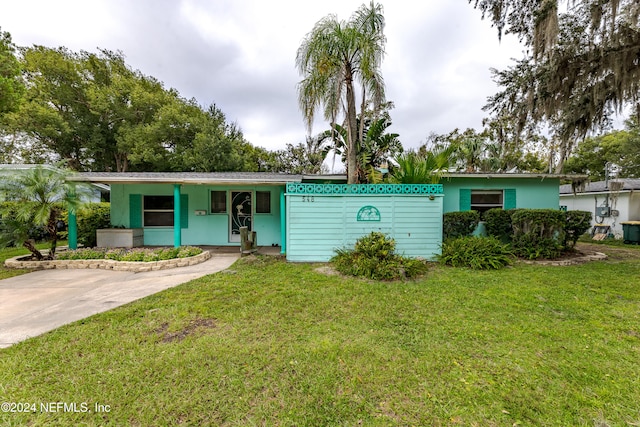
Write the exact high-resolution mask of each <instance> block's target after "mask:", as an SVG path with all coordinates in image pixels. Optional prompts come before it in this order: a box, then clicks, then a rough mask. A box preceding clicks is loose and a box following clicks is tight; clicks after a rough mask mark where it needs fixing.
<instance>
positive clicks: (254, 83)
mask: <svg viewBox="0 0 640 427" xmlns="http://www.w3.org/2000/svg"><path fill="white" fill-rule="evenodd" d="M362 3H363V0H323V1H318V2H306V1H287V0H271V1H260V0H208V1H205V0H135V1H131V0H91V1H87V0H57V1H51V0H20V1H8V0H5V1H3V3H2V5H1V6H0V28H1V29H2V30H3V31H8V32H9V33H11V35H12V38H13V41H14V43H15V44H17V45H18V46H30V45H33V44H38V45H44V46H48V47H58V46H66V47H68V48H70V49H72V50H74V51H79V50H87V51H95V50H96V48H98V47H100V48H106V49H110V50H120V51H122V52H123V53H124V55H125V57H126V60H127V63H128V64H129V65H130V66H131V67H132V68H134V69H138V70H140V71H141V72H142V73H144V74H146V75H150V76H153V77H155V78H157V79H159V80H161V81H163V82H164V84H165V87H167V88H170V87H172V88H175V89H177V90H178V91H179V92H180V94H181V95H182V96H183V97H185V98H195V99H196V100H197V101H198V102H199V103H200V104H201V105H203V106H208V105H209V104H212V103H215V104H217V105H218V106H219V107H220V108H221V109H222V111H224V113H225V114H226V115H227V118H228V119H229V120H231V121H235V122H237V123H238V124H239V125H240V127H241V128H242V130H243V132H244V134H245V137H246V138H247V139H248V140H249V141H250V142H251V143H252V144H254V145H257V146H262V147H265V148H267V149H279V148H283V147H284V146H285V144H286V143H293V144H295V143H298V142H302V141H304V138H305V135H306V133H307V132H306V129H305V126H304V122H303V119H302V115H301V113H300V111H299V109H298V104H297V94H296V83H297V82H298V81H300V79H301V77H300V76H299V75H298V73H297V70H296V68H295V56H296V50H297V48H298V46H299V45H300V42H301V41H302V39H303V38H304V36H305V34H307V33H308V32H309V31H310V30H311V29H312V27H313V25H314V24H315V23H316V22H317V21H318V20H319V19H321V18H322V17H324V16H326V15H328V14H336V15H337V16H338V18H340V19H345V20H346V19H348V18H349V17H350V16H351V14H352V13H353V11H355V10H356V9H357V8H358V7H359V6H360V5H361V4H362ZM380 3H382V4H383V6H384V15H385V18H386V29H385V34H386V36H387V46H386V52H387V53H386V56H385V59H384V63H383V67H382V72H383V76H384V78H385V82H386V88H387V99H388V100H390V101H393V102H394V103H395V106H396V108H395V109H394V110H392V111H391V117H392V119H393V126H392V127H391V128H390V130H393V131H394V132H397V133H399V134H400V139H401V141H402V143H403V145H404V146H405V147H417V146H419V145H420V144H421V143H423V142H425V140H426V137H427V135H429V134H430V133H431V132H436V133H447V132H450V131H452V130H453V129H455V128H461V129H465V128H468V127H472V128H476V129H480V128H481V122H482V118H483V117H484V116H485V114H484V113H483V112H482V111H481V107H482V106H483V105H484V104H485V101H486V98H487V97H488V96H490V95H492V94H494V93H495V92H496V90H497V89H496V86H495V85H494V83H493V82H492V81H491V76H490V72H489V68H490V67H494V68H504V67H505V66H507V65H508V64H509V63H510V62H511V58H514V57H519V56H521V51H522V48H521V47H520V46H519V45H518V43H517V42H516V41H515V40H513V39H509V38H506V39H504V38H503V40H502V42H501V43H499V42H498V38H497V35H496V31H495V29H493V28H491V27H490V24H489V22H487V21H482V20H481V19H480V13H479V12H478V11H477V10H474V9H473V8H472V7H471V6H470V5H469V4H468V2H467V0H438V1H436V0H426V1H423V2H416V1H411V2H410V1H408V0H395V1H389V0H380ZM327 127H328V126H327V124H326V123H324V122H323V121H321V120H318V121H316V124H315V125H314V129H313V132H314V133H318V132H320V131H323V130H325V129H326V128H327Z"/></svg>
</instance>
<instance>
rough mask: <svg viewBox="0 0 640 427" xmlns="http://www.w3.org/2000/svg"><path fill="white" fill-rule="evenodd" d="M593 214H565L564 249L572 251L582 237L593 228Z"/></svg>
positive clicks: (570, 212) (580, 212)
mask: <svg viewBox="0 0 640 427" xmlns="http://www.w3.org/2000/svg"><path fill="white" fill-rule="evenodd" d="M591 219H592V216H591V212H589V211H567V212H565V226H564V232H565V234H564V247H565V249H572V248H573V247H574V246H575V245H576V242H577V241H578V239H579V238H580V236H582V235H583V234H584V233H586V232H587V230H588V229H589V228H590V227H591Z"/></svg>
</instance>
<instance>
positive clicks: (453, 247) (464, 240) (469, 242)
mask: <svg viewBox="0 0 640 427" xmlns="http://www.w3.org/2000/svg"><path fill="white" fill-rule="evenodd" d="M438 260H439V261H440V262H441V263H443V264H445V265H450V266H452V267H469V268H473V269H476V270H491V269H493V270H497V269H499V268H502V267H504V266H507V265H509V264H511V263H512V261H513V252H512V250H511V248H510V247H509V245H507V244H504V243H502V242H500V241H499V240H498V239H496V238H494V237H476V236H466V237H458V238H455V239H450V240H447V241H445V242H444V243H443V244H442V254H441V255H439V256H438Z"/></svg>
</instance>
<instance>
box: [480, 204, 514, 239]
mask: <svg viewBox="0 0 640 427" xmlns="http://www.w3.org/2000/svg"><path fill="white" fill-rule="evenodd" d="M514 212H515V209H511V210H504V209H501V208H494V209H489V210H488V211H486V212H485V213H484V214H483V216H482V219H483V220H484V222H485V227H486V229H487V234H488V235H489V236H493V237H495V238H496V239H498V240H501V241H503V242H505V243H506V242H510V241H511V238H512V235H513V228H512V224H511V215H512V214H513V213H514Z"/></svg>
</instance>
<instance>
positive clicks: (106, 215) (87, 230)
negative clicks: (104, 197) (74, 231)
mask: <svg viewBox="0 0 640 427" xmlns="http://www.w3.org/2000/svg"><path fill="white" fill-rule="evenodd" d="M110 214H111V213H110V204H109V203H90V204H88V205H86V206H84V207H83V208H82V209H81V210H80V211H78V214H77V222H78V243H79V244H81V245H83V246H86V247H92V246H95V245H96V244H97V241H96V230H98V229H100V228H109V227H110V224H111V222H110V221H111V220H110Z"/></svg>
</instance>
